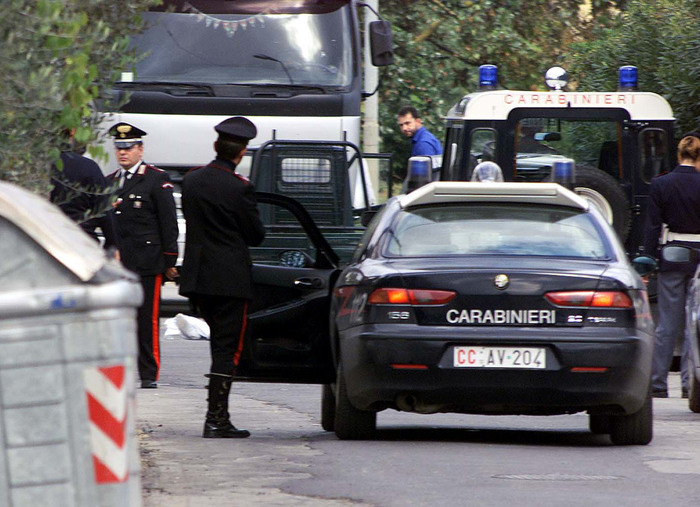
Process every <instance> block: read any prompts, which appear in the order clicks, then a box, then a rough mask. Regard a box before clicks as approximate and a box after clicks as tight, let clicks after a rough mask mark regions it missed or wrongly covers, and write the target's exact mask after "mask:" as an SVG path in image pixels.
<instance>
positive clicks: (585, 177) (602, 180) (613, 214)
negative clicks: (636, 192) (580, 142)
mask: <svg viewBox="0 0 700 507" xmlns="http://www.w3.org/2000/svg"><path fill="white" fill-rule="evenodd" d="M574 191H575V192H576V193H577V194H579V195H580V196H581V197H583V198H584V199H586V200H588V201H591V202H592V203H594V204H595V205H596V206H597V207H598V209H599V210H600V211H601V212H602V214H603V216H605V218H607V219H608V222H610V223H611V224H612V226H613V229H615V232H617V235H618V237H619V238H620V241H621V242H622V243H624V242H625V241H626V240H627V237H628V236H629V233H630V227H631V225H632V208H631V207H630V204H629V202H628V200H627V196H626V195H625V192H624V191H623V189H622V187H621V186H620V184H619V183H618V182H617V180H616V179H615V178H613V177H612V176H610V175H609V174H607V173H605V172H603V171H601V170H600V169H597V168H595V167H589V166H583V167H577V168H576V183H575V184H574Z"/></svg>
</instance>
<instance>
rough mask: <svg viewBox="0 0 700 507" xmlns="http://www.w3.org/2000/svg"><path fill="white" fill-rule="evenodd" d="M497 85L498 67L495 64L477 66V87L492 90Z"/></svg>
mask: <svg viewBox="0 0 700 507" xmlns="http://www.w3.org/2000/svg"><path fill="white" fill-rule="evenodd" d="M496 86H498V67H496V66H495V65H490V64H486V65H481V66H480V67H479V88H481V89H482V90H493V89H495V88H496Z"/></svg>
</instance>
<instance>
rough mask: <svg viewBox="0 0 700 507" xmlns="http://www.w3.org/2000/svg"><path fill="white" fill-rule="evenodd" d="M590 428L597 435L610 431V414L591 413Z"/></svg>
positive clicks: (589, 418) (589, 417)
mask: <svg viewBox="0 0 700 507" xmlns="http://www.w3.org/2000/svg"><path fill="white" fill-rule="evenodd" d="M588 429H590V430H591V433H595V434H596V435H607V434H608V433H610V416H609V415H604V414H590V415H589V416H588Z"/></svg>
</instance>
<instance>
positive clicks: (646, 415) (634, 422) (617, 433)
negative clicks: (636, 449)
mask: <svg viewBox="0 0 700 507" xmlns="http://www.w3.org/2000/svg"><path fill="white" fill-rule="evenodd" d="M653 427H654V421H653V409H652V398H651V393H647V396H646V399H645V400H644V404H643V405H642V408H640V409H639V410H638V411H637V412H635V413H633V414H629V415H613V416H610V440H612V442H613V444H615V445H646V444H648V443H649V442H651V439H652V436H653Z"/></svg>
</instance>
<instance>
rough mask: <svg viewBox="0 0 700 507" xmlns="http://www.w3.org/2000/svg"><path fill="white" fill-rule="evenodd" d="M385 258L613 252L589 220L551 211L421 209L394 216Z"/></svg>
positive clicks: (540, 208)
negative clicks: (394, 219)
mask: <svg viewBox="0 0 700 507" xmlns="http://www.w3.org/2000/svg"><path fill="white" fill-rule="evenodd" d="M389 233H390V238H389V241H388V242H387V246H386V248H385V250H384V255H386V256H388V257H425V256H443V255H490V254H498V255H527V256H546V257H567V258H571V257H575V258H583V259H597V260H598V259H610V258H611V257H612V255H613V253H612V252H613V249H612V248H611V245H610V244H609V242H608V240H607V239H606V237H605V236H604V234H603V232H602V230H601V228H600V227H599V226H598V224H597V223H596V221H595V219H594V218H593V216H591V215H590V214H588V213H585V212H581V211H577V210H573V209H569V208H562V207H555V206H532V205H524V204H469V205H461V204H460V205H450V206H445V205H442V206H425V207H418V208H414V209H408V210H404V211H402V212H401V213H399V214H398V215H397V218H396V221H395V222H394V224H393V227H392V229H391V231H389Z"/></svg>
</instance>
